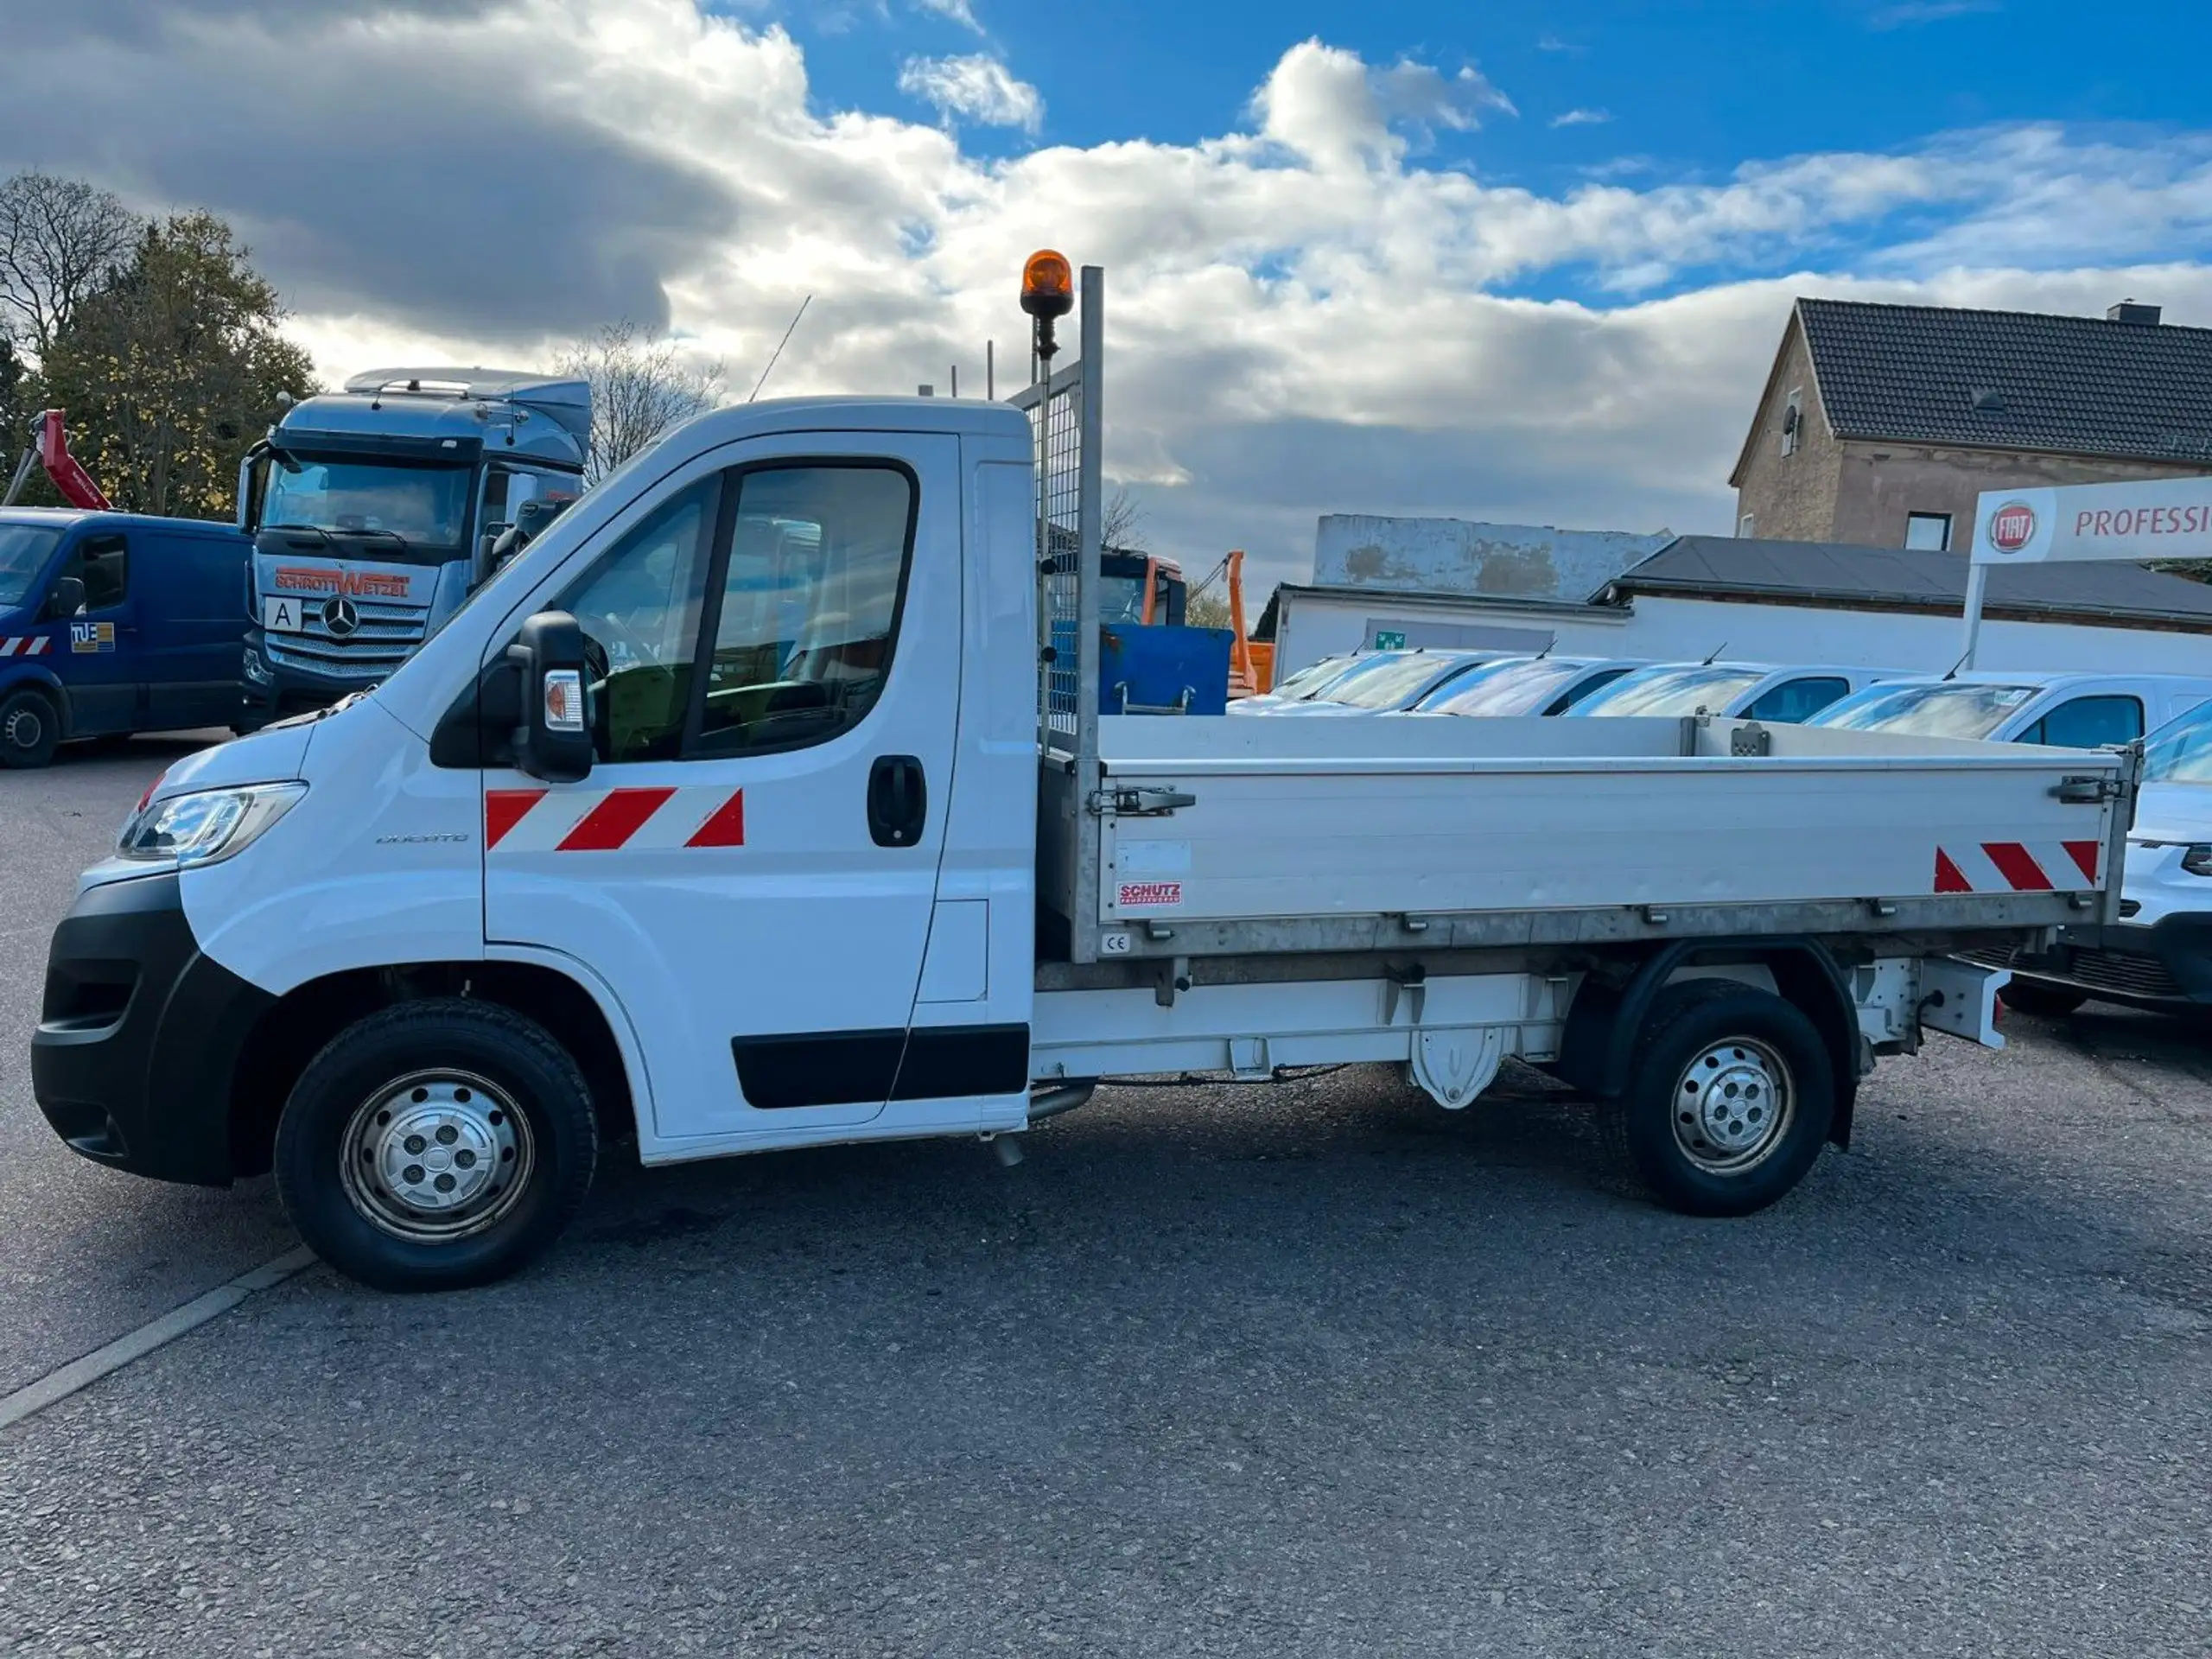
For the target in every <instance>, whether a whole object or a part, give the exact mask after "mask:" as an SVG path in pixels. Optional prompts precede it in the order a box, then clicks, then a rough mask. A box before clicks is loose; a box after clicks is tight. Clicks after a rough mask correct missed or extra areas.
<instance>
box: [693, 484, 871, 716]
mask: <svg viewBox="0 0 2212 1659" xmlns="http://www.w3.org/2000/svg"><path fill="white" fill-rule="evenodd" d="M736 488H737V491H738V497H737V505H736V514H735V526H734V531H733V532H732V536H731V540H730V550H729V563H728V569H727V571H726V573H725V575H724V577H723V581H722V583H721V593H720V595H719V601H720V602H719V605H718V607H717V615H716V618H715V633H714V647H713V651H712V653H711V654H710V656H709V658H708V662H707V684H706V697H705V705H704V708H703V710H702V715H701V719H700V725H699V738H698V742H697V744H696V747H695V748H694V750H693V753H698V754H702V755H715V754H741V753H761V752H763V751H766V750H770V749H780V748H794V747H800V746H803V745H805V744H810V743H820V742H825V741H828V740H829V739H830V738H833V737H836V736H837V735H838V734H840V733H842V732H845V731H848V730H849V729H851V728H853V727H855V726H856V725H858V724H859V723H860V722H861V721H863V720H865V719H866V718H867V717H868V711H869V710H870V709H873V708H874V706H875V702H876V699H877V698H878V697H879V696H881V695H882V691H883V683H884V679H885V677H886V676H887V674H888V673H889V671H890V668H891V652H892V646H893V643H894V641H895V639H896V637H897V633H898V623H899V601H900V599H901V596H902V595H903V594H904V593H905V590H906V567H907V561H908V558H909V556H910V555H911V552H912V544H913V524H914V508H915V486H914V480H913V479H912V475H911V474H908V473H907V472H906V470H905V469H904V468H901V467H893V466H888V465H884V464H875V465H863V466H832V465H823V464H818V463H817V464H812V465H805V464H802V465H796V466H781V467H764V468H760V469H759V470H756V471H752V472H747V473H745V474H741V476H740V477H739V479H738V480H737V481H736Z"/></svg>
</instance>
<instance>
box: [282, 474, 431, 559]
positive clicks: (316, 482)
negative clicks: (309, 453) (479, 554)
mask: <svg viewBox="0 0 2212 1659" xmlns="http://www.w3.org/2000/svg"><path fill="white" fill-rule="evenodd" d="M296 464H297V466H298V467H299V470H298V471H297V472H294V471H292V470H291V469H290V468H289V467H285V466H284V465H283V464H282V463H281V462H279V463H277V465H274V466H272V467H270V469H269V490H268V493H267V494H266V495H264V497H263V498H262V503H261V522H262V523H263V524H264V525H266V526H268V527H269V528H270V529H272V530H280V529H284V528H287V527H290V528H295V529H308V530H320V531H326V532H327V533H328V534H330V535H334V536H359V537H365V538H367V539H369V540H372V541H379V542H383V543H387V544H388V545H390V546H391V547H392V548H393V549H394V550H395V551H404V550H406V549H408V548H414V547H423V548H435V549H438V550H441V551H445V552H450V551H451V550H454V549H455V548H458V547H459V546H461V537H462V535H463V532H464V531H465V529H466V526H467V520H468V480H469V468H467V467H402V466H395V465H393V464H391V463H390V462H386V461H308V460H301V461H297V463H296Z"/></svg>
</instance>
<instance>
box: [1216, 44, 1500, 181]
mask: <svg viewBox="0 0 2212 1659" xmlns="http://www.w3.org/2000/svg"><path fill="white" fill-rule="evenodd" d="M1485 110H1496V111H1500V112H1502V113H1503V114H1506V115H1511V114H1514V113H1516V111H1515V110H1514V107H1513V101H1512V100H1511V99H1509V98H1507V97H1506V96H1505V94H1504V93H1503V92H1499V91H1498V90H1497V87H1495V86H1492V85H1491V83H1490V81H1489V80H1488V79H1485V78H1484V75H1483V74H1482V73H1480V72H1479V71H1478V70H1476V69H1474V68H1472V67H1468V68H1464V69H1462V70H1460V71H1459V73H1458V74H1456V75H1451V76H1446V74H1445V73H1443V72H1442V71H1440V70H1439V69H1436V68H1434V67H1431V66H1430V65H1428V64H1425V63H1414V62H1412V61H1410V60H1400V61H1399V62H1397V63H1395V64H1393V65H1392V66H1391V67H1389V68H1387V69H1377V68H1374V67H1370V65H1368V64H1367V63H1366V62H1365V61H1364V60H1362V59H1361V58H1360V56H1359V54H1357V53H1355V52H1347V51H1345V50H1344V48H1341V47H1334V46H1325V45H1323V44H1322V43H1321V42H1320V41H1304V42H1302V43H1300V45H1297V46H1294V47H1293V48H1291V49H1290V50H1289V51H1287V52H1286V53H1284V54H1283V55H1282V60H1281V62H1279V63H1277V64H1276V65H1275V67H1274V73H1272V74H1270V75H1269V76H1268V79H1267V83H1266V84H1265V85H1264V86H1262V87H1261V88H1260V90H1259V91H1258V92H1256V93H1255V94H1254V95H1253V99H1252V111H1253V113H1254V115H1255V116H1256V117H1257V118H1258V119H1259V122H1260V130H1261V131H1262V133H1264V134H1265V135H1266V136H1267V137H1269V138H1272V139H1274V140H1275V141H1276V142H1277V143H1281V144H1283V145H1285V146H1287V148H1289V149H1292V150H1294V151H1296V152H1297V153H1298V154H1300V155H1301V156H1307V157H1309V158H1311V159H1312V160H1313V161H1315V162H1322V163H1325V164H1326V165H1330V166H1341V165H1344V164H1347V163H1354V162H1374V163H1377V164H1386V163H1395V162H1396V161H1398V160H1399V159H1400V158H1402V156H1404V155H1405V153H1406V150H1407V144H1406V141H1405V139H1404V138H1403V137H1402V136H1401V134H1400V133H1399V132H1397V131H1396V130H1395V129H1397V128H1401V127H1405V128H1410V129H1412V130H1414V131H1415V132H1422V131H1426V130H1429V129H1433V128H1436V127H1448V128H1451V129H1452V130H1457V131H1462V132H1465V131H1469V130H1472V129H1474V128H1476V127H1478V126H1479V125H1480V124H1481V115H1482V112H1483V111H1485Z"/></svg>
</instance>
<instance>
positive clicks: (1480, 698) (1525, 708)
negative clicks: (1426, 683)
mask: <svg viewBox="0 0 2212 1659" xmlns="http://www.w3.org/2000/svg"><path fill="white" fill-rule="evenodd" d="M1589 667H1590V665H1589V664H1587V663H1573V662H1561V661H1560V660H1558V659H1557V658H1552V659H1548V660H1546V661H1543V662H1535V663H1514V664H1510V665H1509V666H1507V667H1504V668H1501V669H1499V670H1497V671H1495V672H1493V673H1489V674H1481V675H1470V676H1468V677H1467V678H1465V679H1458V680H1452V681H1451V682H1449V683H1446V685H1445V686H1444V687H1442V688H1441V690H1439V691H1438V693H1437V695H1436V696H1433V697H1428V698H1425V699H1424V700H1423V701H1422V702H1421V708H1422V709H1424V710H1426V711H1427V712H1429V713H1431V714H1439V715H1533V714H1536V713H1538V712H1540V711H1541V710H1542V709H1548V708H1549V707H1550V706H1551V703H1552V700H1553V699H1554V697H1556V696H1559V694H1560V692H1561V691H1563V690H1566V689H1567V686H1568V685H1570V684H1571V683H1573V681H1575V680H1576V679H1577V678H1579V677H1580V676H1582V675H1583V674H1585V673H1586V672H1588V671H1589ZM1470 680H1471V681H1472V683H1469V681H1470Z"/></svg>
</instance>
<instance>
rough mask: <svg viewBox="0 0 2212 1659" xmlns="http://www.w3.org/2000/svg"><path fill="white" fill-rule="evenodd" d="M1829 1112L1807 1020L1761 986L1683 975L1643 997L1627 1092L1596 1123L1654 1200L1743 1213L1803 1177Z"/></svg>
mask: <svg viewBox="0 0 2212 1659" xmlns="http://www.w3.org/2000/svg"><path fill="white" fill-rule="evenodd" d="M1777 1097H1778V1098H1779V1100H1780V1103H1781V1105H1780V1111H1779V1114H1778V1116H1779V1117H1780V1119H1781V1121H1780V1122H1779V1125H1778V1126H1777V1122H1776V1117H1777V1112H1776V1109H1775V1102H1776V1100H1777ZM1834 1116H1835V1073H1834V1059H1833V1058H1831V1056H1830V1055H1829V1053H1828V1052H1827V1045H1826V1044H1825V1043H1823V1042H1822V1041H1821V1034H1820V1033H1819V1032H1818V1031H1817V1030H1815V1028H1814V1026H1813V1022H1812V1021H1811V1020H1808V1019H1807V1018H1806V1017H1805V1015H1804V1014H1802V1012H1800V1011H1799V1009H1798V1008H1797V1007H1796V1006H1795V1005H1793V1004H1791V1003H1789V1002H1787V1001H1783V999H1782V998H1781V997H1779V996H1777V995H1774V994H1773V993H1772V992H1770V991H1763V990H1760V989H1758V988H1756V987H1753V986H1749V985H1744V984H1740V983H1738V982H1736V981H1733V980H1691V981H1688V982H1684V983H1681V984H1678V985H1670V986H1669V987H1668V988H1665V989H1664V990H1662V991H1661V992H1660V993H1659V995H1658V996H1657V998H1656V1000H1655V1001H1653V1003H1652V1005H1651V1010H1650V1013H1649V1014H1648V1015H1646V1016H1645V1019H1644V1022H1643V1030H1642V1031H1641V1032H1639V1033H1637V1044H1636V1052H1635V1055H1634V1058H1633V1059H1632V1061H1631V1063H1630V1076H1629V1085H1628V1088H1627V1090H1625V1091H1624V1093H1623V1094H1622V1095H1621V1096H1620V1097H1619V1098H1618V1100H1615V1101H1612V1102H1611V1103H1608V1106H1607V1109H1606V1111H1605V1126H1606V1131H1607V1139H1608V1140H1609V1141H1611V1144H1612V1147H1613V1149H1614V1151H1615V1152H1616V1154H1617V1155H1618V1156H1619V1157H1620V1158H1621V1159H1622V1160H1624V1162H1625V1164H1626V1165H1627V1167H1628V1171H1629V1173H1630V1175H1631V1176H1632V1177H1633V1178H1634V1179H1636V1181H1637V1183H1638V1184H1640V1185H1642V1186H1643V1188H1644V1190H1645V1191H1647V1192H1649V1193H1650V1194H1651V1196H1652V1197H1654V1198H1656V1199H1657V1200H1658V1201H1659V1202H1660V1203H1661V1204H1663V1205H1666V1206H1667V1207H1668V1208H1669V1209H1670V1210H1675V1211H1680V1212H1681V1214H1683V1215H1689V1216H1747V1215H1750V1214H1751V1213H1753V1212H1754V1211H1759V1210H1764V1209H1765V1208H1766V1207H1767V1206H1768V1205H1770V1204H1772V1203H1774V1202H1775V1201H1776V1200H1777V1199H1778V1198H1782V1197H1783V1195H1784V1194H1786V1193H1787V1192H1789V1190H1790V1189H1791V1188H1793V1187H1795V1186H1796V1185H1797V1183H1798V1182H1799V1181H1801V1180H1802V1179H1804V1178H1805V1174H1806V1173H1807V1172H1808V1170H1810V1169H1811V1168H1812V1166H1813V1165H1814V1162H1815V1160H1817V1159H1818V1158H1819V1157H1820V1155H1821V1147H1822V1145H1823V1144H1825V1143H1826V1141H1827V1137H1828V1128H1829V1126H1830V1124H1831V1123H1832V1122H1834Z"/></svg>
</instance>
